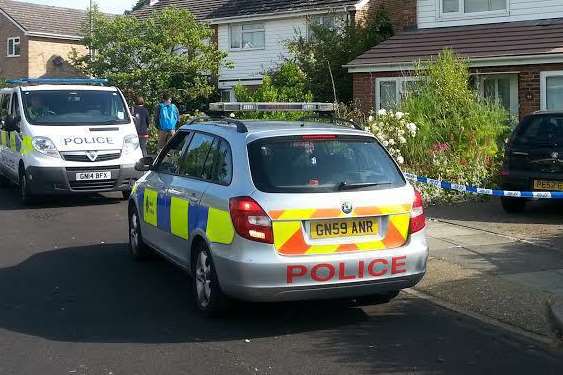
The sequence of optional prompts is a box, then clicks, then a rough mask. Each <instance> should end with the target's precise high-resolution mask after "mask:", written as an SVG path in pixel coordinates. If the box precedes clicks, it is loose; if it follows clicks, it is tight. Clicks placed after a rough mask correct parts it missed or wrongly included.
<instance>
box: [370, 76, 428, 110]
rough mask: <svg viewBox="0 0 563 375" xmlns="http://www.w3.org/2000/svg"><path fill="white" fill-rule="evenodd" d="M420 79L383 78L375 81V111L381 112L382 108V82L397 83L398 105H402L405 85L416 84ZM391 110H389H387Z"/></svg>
mask: <svg viewBox="0 0 563 375" xmlns="http://www.w3.org/2000/svg"><path fill="white" fill-rule="evenodd" d="M418 80H419V78H417V77H381V78H376V79H375V110H376V111H379V110H380V109H382V108H381V87H380V84H381V82H395V83H396V85H395V86H396V95H397V100H398V103H397V104H400V103H401V102H400V100H401V98H402V95H403V94H404V91H403V83H404V82H415V81H418ZM385 109H389V108H385Z"/></svg>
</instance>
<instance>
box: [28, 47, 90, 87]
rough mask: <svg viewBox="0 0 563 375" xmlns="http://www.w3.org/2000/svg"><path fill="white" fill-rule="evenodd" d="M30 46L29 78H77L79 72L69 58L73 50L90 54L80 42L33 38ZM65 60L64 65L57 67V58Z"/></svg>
mask: <svg viewBox="0 0 563 375" xmlns="http://www.w3.org/2000/svg"><path fill="white" fill-rule="evenodd" d="M28 45H29V55H28V57H29V60H28V65H29V70H28V71H29V74H28V75H29V77H32V78H39V77H76V76H77V75H79V72H78V71H77V70H76V69H74V67H73V66H72V65H71V64H70V62H69V56H70V54H71V52H72V50H73V49H76V50H77V51H78V52H79V53H83V54H85V53H88V49H87V48H86V47H85V46H83V45H81V44H80V42H74V41H68V40H61V39H47V38H31V39H29V42H28ZM59 56H60V57H62V58H63V64H62V65H56V64H55V63H54V61H55V60H56V59H57V57H59Z"/></svg>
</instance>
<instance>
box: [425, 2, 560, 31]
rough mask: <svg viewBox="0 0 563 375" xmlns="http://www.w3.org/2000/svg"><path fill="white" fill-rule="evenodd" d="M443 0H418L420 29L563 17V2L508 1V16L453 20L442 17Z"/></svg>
mask: <svg viewBox="0 0 563 375" xmlns="http://www.w3.org/2000/svg"><path fill="white" fill-rule="evenodd" d="M440 1H441V0H418V3H417V14H418V27H419V28H421V29H424V28H432V27H449V26H462V25H476V24H485V23H499V22H514V21H526V20H536V19H549V18H559V17H563V0H508V2H509V7H508V8H509V9H508V12H507V14H503V15H495V16H488V15H486V14H481V15H471V14H467V15H465V16H461V17H459V18H455V19H451V18H447V17H441V16H440V7H439V6H440Z"/></svg>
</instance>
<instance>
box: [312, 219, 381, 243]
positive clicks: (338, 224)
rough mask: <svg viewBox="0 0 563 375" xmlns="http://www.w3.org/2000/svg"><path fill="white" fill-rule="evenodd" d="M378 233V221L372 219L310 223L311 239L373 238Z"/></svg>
mask: <svg viewBox="0 0 563 375" xmlns="http://www.w3.org/2000/svg"><path fill="white" fill-rule="evenodd" d="M378 233H379V225H378V220H377V219H374V218H362V219H346V220H321V221H312V222H311V238H313V239H323V238H340V237H357V236H374V235H377V234H378Z"/></svg>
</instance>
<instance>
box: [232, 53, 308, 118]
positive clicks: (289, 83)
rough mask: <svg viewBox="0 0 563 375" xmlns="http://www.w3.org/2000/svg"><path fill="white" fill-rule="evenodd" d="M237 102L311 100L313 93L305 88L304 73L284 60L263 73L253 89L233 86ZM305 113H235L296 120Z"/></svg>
mask: <svg viewBox="0 0 563 375" xmlns="http://www.w3.org/2000/svg"><path fill="white" fill-rule="evenodd" d="M235 95H236V97H237V100H238V101H239V102H311V101H312V100H313V94H312V93H311V92H310V91H309V90H307V88H306V77H305V73H303V71H302V70H301V69H300V68H299V66H297V64H295V63H293V62H289V61H288V62H285V63H283V64H281V65H279V66H278V67H277V68H276V69H275V70H272V71H270V72H268V73H267V74H265V75H264V79H263V81H262V85H261V86H260V87H258V88H257V89H255V90H252V89H249V88H247V87H245V86H242V85H237V86H235ZM304 115H306V114H305V113H285V112H272V113H267V112H248V113H244V114H237V115H236V116H237V117H241V118H259V119H276V120H297V119H299V118H301V117H303V116H304Z"/></svg>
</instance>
